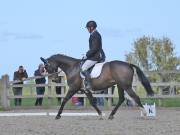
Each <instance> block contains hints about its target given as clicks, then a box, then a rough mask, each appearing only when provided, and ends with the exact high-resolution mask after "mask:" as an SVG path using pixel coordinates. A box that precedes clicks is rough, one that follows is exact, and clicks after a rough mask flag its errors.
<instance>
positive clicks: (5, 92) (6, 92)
mask: <svg viewBox="0 0 180 135" xmlns="http://www.w3.org/2000/svg"><path fill="white" fill-rule="evenodd" d="M8 83H9V76H8V75H4V76H2V93H1V103H2V108H3V109H4V110H8V109H9V108H10V101H9V98H8V96H9V89H8V85H9V84H8Z"/></svg>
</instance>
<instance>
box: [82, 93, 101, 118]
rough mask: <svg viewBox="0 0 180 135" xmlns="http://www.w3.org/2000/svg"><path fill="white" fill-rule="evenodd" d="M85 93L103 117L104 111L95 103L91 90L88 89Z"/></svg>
mask: <svg viewBox="0 0 180 135" xmlns="http://www.w3.org/2000/svg"><path fill="white" fill-rule="evenodd" d="M85 94H86V96H87V98H88V99H89V102H90V104H91V105H92V106H93V107H94V109H95V110H96V111H97V113H98V114H99V116H100V119H102V112H101V110H99V108H98V107H97V105H96V104H95V102H94V100H93V99H94V97H93V95H92V93H91V91H86V92H85Z"/></svg>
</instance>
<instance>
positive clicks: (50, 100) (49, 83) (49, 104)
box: [48, 77, 53, 107]
mask: <svg viewBox="0 0 180 135" xmlns="http://www.w3.org/2000/svg"><path fill="white" fill-rule="evenodd" d="M51 81H52V80H51V78H50V77H48V107H50V106H51V105H52V104H53V101H52V87H51Z"/></svg>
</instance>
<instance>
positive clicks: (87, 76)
mask: <svg viewBox="0 0 180 135" xmlns="http://www.w3.org/2000/svg"><path fill="white" fill-rule="evenodd" d="M96 63H97V61H93V60H86V61H85V62H84V64H83V65H82V67H81V72H82V74H83V75H84V76H85V81H86V82H85V86H86V89H88V90H90V89H91V76H90V73H89V72H88V69H89V68H90V67H92V66H93V65H95V64H96Z"/></svg>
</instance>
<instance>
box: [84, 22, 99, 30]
mask: <svg viewBox="0 0 180 135" xmlns="http://www.w3.org/2000/svg"><path fill="white" fill-rule="evenodd" d="M87 27H93V28H96V27H97V24H96V22H95V21H89V22H87V24H86V28H87Z"/></svg>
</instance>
